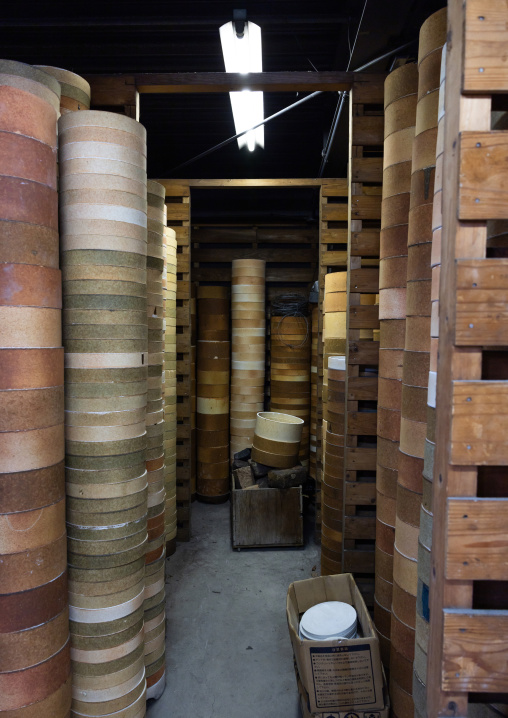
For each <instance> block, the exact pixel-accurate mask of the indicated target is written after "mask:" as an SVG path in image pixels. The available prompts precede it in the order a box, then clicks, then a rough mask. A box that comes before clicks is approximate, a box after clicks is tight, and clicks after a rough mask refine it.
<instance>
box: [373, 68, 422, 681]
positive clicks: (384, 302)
mask: <svg viewBox="0 0 508 718" xmlns="http://www.w3.org/2000/svg"><path fill="white" fill-rule="evenodd" d="M417 89H418V67H417V66H416V64H415V63H408V64H407V65H403V66H402V67H399V68H397V69H396V70H394V71H393V72H392V73H391V74H390V75H388V77H387V78H386V81H385V143H384V170H383V201H382V205H381V247H380V256H381V261H380V265H379V274H380V279H379V284H380V292H379V294H380V300H379V319H380V347H379V394H378V408H377V419H378V424H377V434H378V454H377V474H376V489H377V500H376V579H375V581H376V583H375V596H374V619H375V623H376V629H377V631H378V635H379V645H380V648H381V658H382V661H383V664H384V666H385V669H386V670H388V669H389V666H390V633H391V610H392V593H393V544H394V539H395V515H396V508H395V507H396V500H397V474H398V466H399V439H400V412H401V404H402V357H403V354H404V341H405V333H406V332H405V329H406V277H407V235H408V221H409V201H410V197H411V158H412V153H413V140H414V130H415V119H416V101H417Z"/></svg>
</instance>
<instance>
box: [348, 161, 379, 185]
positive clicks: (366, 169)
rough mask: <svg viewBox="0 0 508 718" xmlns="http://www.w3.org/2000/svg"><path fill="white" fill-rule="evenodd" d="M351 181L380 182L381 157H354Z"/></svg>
mask: <svg viewBox="0 0 508 718" xmlns="http://www.w3.org/2000/svg"><path fill="white" fill-rule="evenodd" d="M352 179H353V182H382V181H383V158H382V157H354V158H353V161H352Z"/></svg>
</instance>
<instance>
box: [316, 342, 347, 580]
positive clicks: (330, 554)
mask: <svg viewBox="0 0 508 718" xmlns="http://www.w3.org/2000/svg"><path fill="white" fill-rule="evenodd" d="M327 373H328V383H327V393H328V401H327V403H326V421H325V422H324V423H325V424H326V432H325V441H324V456H323V464H324V466H323V480H322V482H321V574H322V575H323V576H326V575H330V574H335V573H341V572H342V515H343V503H344V502H343V493H344V415H345V408H346V400H345V386H346V358H345V357H343V356H338V357H328V368H327Z"/></svg>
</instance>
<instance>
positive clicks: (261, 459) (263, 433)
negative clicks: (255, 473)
mask: <svg viewBox="0 0 508 718" xmlns="http://www.w3.org/2000/svg"><path fill="white" fill-rule="evenodd" d="M302 428H303V419H300V418H298V417H297V416H291V415H290V414H279V413H278V412H275V411H260V412H258V415H257V417H256V428H255V431H254V441H253V444H252V458H253V459H254V461H257V462H258V463H259V464H264V465H265V466H273V467H275V468H277V469H291V468H292V467H293V466H296V464H298V454H299V451H300V441H301V438H302Z"/></svg>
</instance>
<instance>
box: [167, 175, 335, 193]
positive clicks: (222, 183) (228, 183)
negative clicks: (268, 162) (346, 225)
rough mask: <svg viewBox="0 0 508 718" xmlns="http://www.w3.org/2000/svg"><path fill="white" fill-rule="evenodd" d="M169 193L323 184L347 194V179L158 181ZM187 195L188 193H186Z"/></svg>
mask: <svg viewBox="0 0 508 718" xmlns="http://www.w3.org/2000/svg"><path fill="white" fill-rule="evenodd" d="M155 182H158V183H159V184H161V185H163V186H164V187H165V188H166V191H168V190H169V189H170V188H171V189H174V188H175V186H176V187H178V188H180V189H185V188H191V187H194V188H196V189H214V188H215V189H216V188H225V187H321V185H322V184H329V183H331V184H335V183H337V184H340V185H341V186H342V188H343V190H344V191H345V192H347V180H346V179H330V178H329V177H325V178H319V177H306V178H299V177H298V178H292V177H291V178H277V179H157V180H155ZM186 194H187V192H186Z"/></svg>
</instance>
